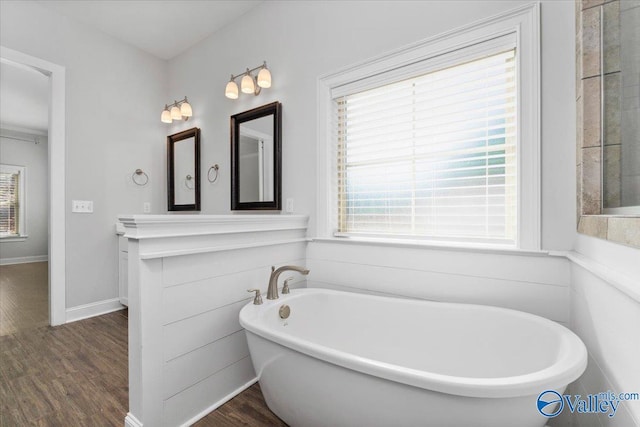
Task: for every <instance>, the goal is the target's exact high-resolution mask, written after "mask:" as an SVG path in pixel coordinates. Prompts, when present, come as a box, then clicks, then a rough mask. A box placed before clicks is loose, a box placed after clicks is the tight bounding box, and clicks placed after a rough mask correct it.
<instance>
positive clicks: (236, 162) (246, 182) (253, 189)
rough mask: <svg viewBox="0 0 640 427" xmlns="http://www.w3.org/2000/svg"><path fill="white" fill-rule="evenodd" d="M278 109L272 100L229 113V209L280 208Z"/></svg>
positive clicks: (279, 110) (279, 116) (280, 123)
mask: <svg viewBox="0 0 640 427" xmlns="http://www.w3.org/2000/svg"><path fill="white" fill-rule="evenodd" d="M281 109H282V106H281V104H280V103H279V102H273V103H271V104H267V105H263V106H262V107H258V108H254V109H253V110H249V111H245V112H242V113H238V114H235V115H233V116H231V210H234V211H237V210H261V209H262V210H280V209H281V206H282V195H281V193H282V182H281V180H282V153H281V133H282V130H281V128H282V118H281Z"/></svg>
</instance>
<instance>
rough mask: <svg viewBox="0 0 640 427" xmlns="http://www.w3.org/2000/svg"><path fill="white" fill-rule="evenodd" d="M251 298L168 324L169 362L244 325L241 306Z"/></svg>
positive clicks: (166, 345) (166, 343) (165, 343)
mask: <svg viewBox="0 0 640 427" xmlns="http://www.w3.org/2000/svg"><path fill="white" fill-rule="evenodd" d="M248 302H249V298H247V299H246V300H243V301H239V302H236V303H233V304H229V305H225V306H224V307H221V308H219V309H217V310H211V311H207V312H206V313H202V314H199V315H197V316H193V317H190V318H188V319H184V320H181V321H180V322H175V323H171V324H169V325H166V326H165V327H164V331H163V332H164V334H163V335H164V360H165V362H168V361H169V360H171V359H174V358H176V357H178V356H180V355H183V354H186V353H188V352H190V351H193V350H195V349H196V348H199V347H202V346H205V345H207V344H209V343H211V342H214V341H216V340H219V339H220V338H223V337H226V336H227V335H231V334H232V333H234V332H237V331H239V330H241V329H242V327H241V326H240V323H239V321H238V316H239V315H240V310H241V309H242V307H244V306H245V305H246V304H247V303H248Z"/></svg>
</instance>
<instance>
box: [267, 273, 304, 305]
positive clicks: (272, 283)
mask: <svg viewBox="0 0 640 427" xmlns="http://www.w3.org/2000/svg"><path fill="white" fill-rule="evenodd" d="M285 271H297V272H298V273H300V274H303V275H305V276H306V275H307V274H309V270H307V269H306V268H304V267H298V266H296V265H283V266H282V267H280V268H278V269H276V268H275V267H271V276H270V277H269V289H267V299H278V277H280V275H281V274H282V273H284V272H285Z"/></svg>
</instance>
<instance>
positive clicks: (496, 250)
mask: <svg viewBox="0 0 640 427" xmlns="http://www.w3.org/2000/svg"><path fill="white" fill-rule="evenodd" d="M312 242H318V243H338V244H348V245H367V246H382V247H390V248H406V249H425V250H441V251H458V252H475V253H486V254H504V255H524V256H549V255H554V254H551V253H549V251H544V250H532V249H518V248H515V247H511V246H506V245H493V246H488V245H486V244H485V245H470V244H464V245H462V244H455V243H448V242H428V241H421V240H404V241H402V240H397V239H382V238H368V237H321V238H314V239H312Z"/></svg>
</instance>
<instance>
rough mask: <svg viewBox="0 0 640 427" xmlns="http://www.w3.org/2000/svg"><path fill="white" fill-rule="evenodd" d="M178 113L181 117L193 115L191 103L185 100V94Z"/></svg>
mask: <svg viewBox="0 0 640 427" xmlns="http://www.w3.org/2000/svg"><path fill="white" fill-rule="evenodd" d="M180 114H181V115H182V117H191V116H193V110H192V109H191V105H190V104H189V103H188V102H187V97H186V96H185V98H184V102H183V103H182V105H181V106H180Z"/></svg>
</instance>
